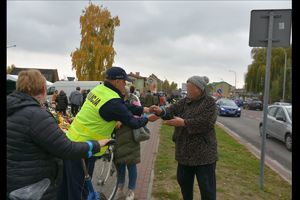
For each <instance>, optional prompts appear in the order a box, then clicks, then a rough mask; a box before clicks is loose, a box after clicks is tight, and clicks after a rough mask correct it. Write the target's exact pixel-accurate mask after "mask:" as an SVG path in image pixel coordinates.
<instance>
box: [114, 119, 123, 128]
mask: <svg viewBox="0 0 300 200" xmlns="http://www.w3.org/2000/svg"><path fill="white" fill-rule="evenodd" d="M121 126H122V122H120V121H117V123H116V127H115V128H116V129H120V128H121Z"/></svg>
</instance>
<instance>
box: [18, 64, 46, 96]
mask: <svg viewBox="0 0 300 200" xmlns="http://www.w3.org/2000/svg"><path fill="white" fill-rule="evenodd" d="M45 86H46V79H45V77H44V76H43V75H42V74H41V72H40V71H39V70H36V69H29V70H23V71H20V72H19V74H18V80H17V82H16V90H17V91H20V92H23V93H26V94H28V95H30V96H36V95H39V94H41V93H43V92H44V87H45Z"/></svg>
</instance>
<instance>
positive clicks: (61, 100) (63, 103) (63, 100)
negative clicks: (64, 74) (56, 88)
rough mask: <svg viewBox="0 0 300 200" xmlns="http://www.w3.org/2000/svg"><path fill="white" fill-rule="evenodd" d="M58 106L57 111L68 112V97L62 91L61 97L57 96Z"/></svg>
mask: <svg viewBox="0 0 300 200" xmlns="http://www.w3.org/2000/svg"><path fill="white" fill-rule="evenodd" d="M55 101H56V103H57V105H56V110H57V111H63V110H66V109H67V107H68V97H67V95H66V93H65V92H63V91H61V92H60V93H59V95H57V97H56V99H55Z"/></svg>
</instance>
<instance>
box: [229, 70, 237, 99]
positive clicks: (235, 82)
mask: <svg viewBox="0 0 300 200" xmlns="http://www.w3.org/2000/svg"><path fill="white" fill-rule="evenodd" d="M229 72H233V73H234V87H235V89H234V96H235V90H236V72H235V71H233V70H229Z"/></svg>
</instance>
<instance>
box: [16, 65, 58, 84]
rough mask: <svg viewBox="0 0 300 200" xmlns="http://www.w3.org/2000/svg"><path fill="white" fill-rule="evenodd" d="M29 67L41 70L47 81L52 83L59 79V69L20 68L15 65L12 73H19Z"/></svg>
mask: <svg viewBox="0 0 300 200" xmlns="http://www.w3.org/2000/svg"><path fill="white" fill-rule="evenodd" d="M29 69H37V70H39V71H40V72H41V73H42V74H43V75H44V76H45V78H46V80H47V81H50V82H52V83H54V82H56V81H59V78H58V72H57V69H39V68H18V67H15V68H13V70H12V71H11V73H10V74H12V75H18V74H19V72H20V71H22V70H29Z"/></svg>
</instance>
